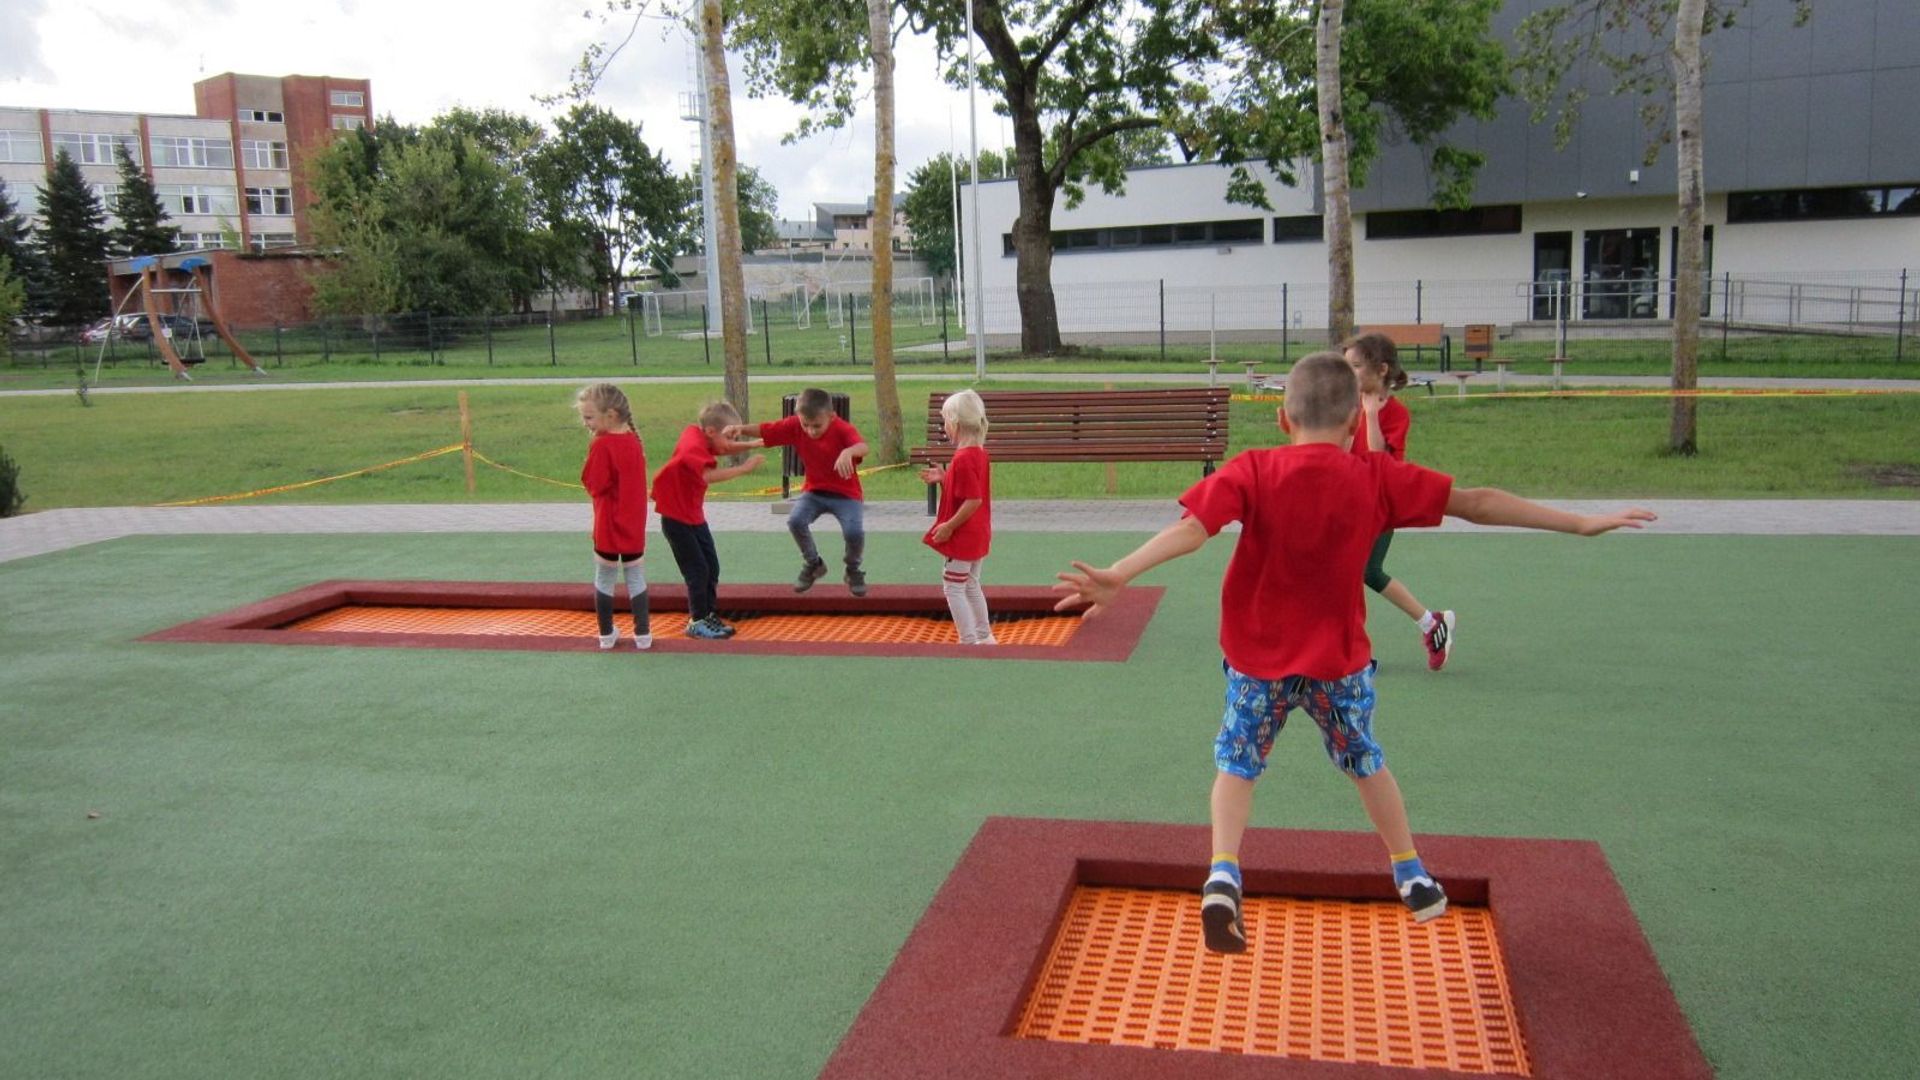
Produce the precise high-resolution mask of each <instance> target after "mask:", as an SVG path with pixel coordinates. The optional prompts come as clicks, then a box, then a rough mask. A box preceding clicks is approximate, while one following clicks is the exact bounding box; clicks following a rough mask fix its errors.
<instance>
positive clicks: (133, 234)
mask: <svg viewBox="0 0 1920 1080" xmlns="http://www.w3.org/2000/svg"><path fill="white" fill-rule="evenodd" d="M114 149H115V156H116V157H117V158H118V159H119V168H120V190H119V191H118V192H117V193H116V194H115V195H114V197H113V216H114V217H115V218H117V219H118V221H117V223H116V224H115V225H114V226H113V229H112V230H111V232H110V233H109V234H108V235H109V238H110V241H111V243H112V249H113V250H114V251H115V252H118V253H120V254H123V255H167V254H171V253H172V252H173V251H174V249H175V248H176V247H177V246H178V240H179V236H180V230H179V229H176V228H174V227H173V226H171V225H169V224H167V211H166V210H165V208H163V207H162V206H161V205H160V193H159V192H157V191H155V190H154V188H153V181H151V180H149V179H147V174H146V172H145V171H144V170H143V169H141V168H140V166H138V165H136V164H134V161H133V155H132V154H131V153H130V152H128V150H127V146H126V144H125V143H120V144H117V145H116V146H115V148H114Z"/></svg>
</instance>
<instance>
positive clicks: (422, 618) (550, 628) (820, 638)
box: [282, 604, 1080, 648]
mask: <svg viewBox="0 0 1920 1080" xmlns="http://www.w3.org/2000/svg"><path fill="white" fill-rule="evenodd" d="M727 618H728V619H729V621H730V622H731V623H732V625H733V627H734V628H735V630H736V631H738V633H737V634H736V635H735V638H734V640H736V641H742V642H752V641H779V642H839V643H857V644H918V645H958V644H959V643H960V640H959V636H958V635H957V634H956V632H955V630H954V626H953V621H952V619H951V618H949V617H948V616H946V615H945V614H940V615H932V614H927V615H916V614H864V613H858V612H848V613H831V614H829V613H766V614H760V613H745V614H742V615H739V616H738V617H737V618H736V617H734V616H732V615H730V614H729V615H728V616H727ZM629 619H630V616H629V615H628V613H627V612H625V611H621V612H619V613H618V614H616V615H615V617H614V624H615V626H616V627H618V628H619V629H620V631H621V632H622V633H623V634H624V633H626V632H627V631H628V630H630V629H631V627H632V623H631V622H630V621H629ZM648 621H649V623H650V624H651V628H652V632H653V633H654V635H655V636H665V635H679V634H681V633H682V632H683V631H685V630H686V628H687V613H686V612H684V611H659V612H653V613H651V614H650V616H649V620H648ZM1079 625H1080V617H1079V616H1077V615H1010V616H1002V617H996V618H995V619H994V620H993V633H994V636H995V637H996V638H997V639H999V641H1000V643H1001V644H1003V645H1038V646H1046V647H1053V648H1058V647H1060V646H1063V645H1065V644H1066V643H1067V642H1068V641H1069V640H1071V639H1072V637H1073V632H1074V630H1075V629H1076V628H1078V627H1079ZM282 629H286V630H313V631H325V632H331V633H352V634H473V635H505V636H528V637H594V636H596V635H598V634H599V632H600V629H599V624H598V621H597V620H596V618H595V616H594V613H593V612H591V611H569V610H561V609H553V608H470V607H401V606H385V605H371V604H346V605H342V606H340V607H337V608H333V609H331V610H328V611H323V612H320V613H318V614H315V615H309V616H307V617H305V618H302V619H297V620H295V621H293V622H291V623H288V624H286V625H285V626H284V627H282Z"/></svg>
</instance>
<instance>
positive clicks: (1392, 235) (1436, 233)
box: [1367, 203, 1520, 240]
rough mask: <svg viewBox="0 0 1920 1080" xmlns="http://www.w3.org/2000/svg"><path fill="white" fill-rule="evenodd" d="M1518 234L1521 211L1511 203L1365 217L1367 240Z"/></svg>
mask: <svg viewBox="0 0 1920 1080" xmlns="http://www.w3.org/2000/svg"><path fill="white" fill-rule="evenodd" d="M1519 231H1520V207H1519V206H1518V205H1515V204H1511V203H1509V204H1505V205H1501V206H1471V207H1468V208H1467V209H1465V210H1376V211H1374V212H1373V213H1370V214H1368V215H1367V239H1369V240H1422V239H1428V238H1431V237H1442V236H1492V235H1499V234H1501V233H1517V232H1519Z"/></svg>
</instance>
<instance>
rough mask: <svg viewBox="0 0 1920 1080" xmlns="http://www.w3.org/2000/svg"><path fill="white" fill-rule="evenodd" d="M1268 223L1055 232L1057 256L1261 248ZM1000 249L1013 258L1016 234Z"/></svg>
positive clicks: (1251, 220) (1248, 220)
mask: <svg viewBox="0 0 1920 1080" xmlns="http://www.w3.org/2000/svg"><path fill="white" fill-rule="evenodd" d="M1265 230H1266V223H1265V222H1263V221H1261V220H1260V219H1259V218H1239V219H1235V220H1231V221H1187V222H1181V223H1180V224H1178V225H1116V226H1113V227H1111V228H1105V229H1056V230H1054V233H1053V250H1054V253H1055V254H1059V255H1070V254H1075V253H1078V252H1084V251H1132V250H1134V249H1135V248H1146V247H1183V246H1194V247H1198V246H1202V245H1206V246H1212V245H1224V244H1258V243H1261V242H1263V241H1264V240H1265V239H1266V232H1265ZM1000 242H1001V245H1002V246H1003V247H1004V248H1005V250H1006V253H1007V254H1008V255H1012V254H1013V234H1012V233H1002V234H1000Z"/></svg>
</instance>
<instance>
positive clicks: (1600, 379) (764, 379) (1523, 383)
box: [0, 362, 1920, 398]
mask: <svg viewBox="0 0 1920 1080" xmlns="http://www.w3.org/2000/svg"><path fill="white" fill-rule="evenodd" d="M1199 366H1200V365H1199V364H1198V362H1196V363H1195V368H1196V369H1197V368H1198V367H1199ZM1232 366H1235V365H1231V364H1229V365H1225V366H1223V368H1222V370H1221V372H1220V382H1221V383H1222V384H1224V385H1227V386H1231V387H1233V388H1235V389H1242V388H1244V387H1245V386H1246V378H1245V376H1244V375H1242V374H1241V373H1240V372H1237V371H1234V372H1229V370H1227V369H1228V368H1230V367H1232ZM1275 370H1277V368H1276V369H1275ZM1409 374H1410V375H1412V376H1413V377H1414V378H1417V379H1426V378H1431V379H1435V380H1437V381H1439V382H1441V383H1444V385H1443V386H1438V387H1436V390H1437V391H1438V392H1440V393H1448V394H1450V393H1454V392H1455V391H1454V386H1453V384H1452V382H1451V381H1449V380H1448V377H1447V376H1444V375H1441V374H1439V373H1438V372H1433V371H1410V372H1409ZM1229 375H1231V377H1229ZM599 377H601V376H595V375H590V374H588V373H585V372H582V373H580V374H578V375H560V376H553V377H551V378H510V379H396V380H392V381H385V380H379V381H359V382H280V381H278V380H275V379H273V378H272V377H271V376H269V377H268V378H265V379H258V380H252V381H248V382H236V383H170V384H166V385H162V386H95V387H89V388H88V390H87V392H88V393H89V394H229V393H258V392H261V391H279V390H418V389H422V388H433V387H439V386H454V387H459V386H552V385H559V386H569V387H572V386H578V385H580V384H581V383H584V382H586V381H587V380H588V379H592V378H599ZM605 377H606V378H608V379H609V380H610V381H612V382H615V383H620V384H623V385H634V384H646V383H657V384H662V385H670V384H681V385H697V384H708V385H714V386H718V385H719V383H720V375H719V373H718V372H717V371H716V372H715V373H713V374H711V375H705V374H703V375H635V376H620V375H613V376H605ZM896 377H897V378H898V379H899V380H900V381H901V382H937V383H946V384H952V383H954V382H956V381H965V380H966V379H967V378H968V376H967V375H965V374H955V373H952V372H931V371H902V372H899V373H898V375H897V376H896ZM988 378H989V379H991V380H992V381H994V382H1040V383H1115V384H1118V383H1149V384H1175V385H1196V384H1199V385H1204V384H1205V383H1206V381H1207V376H1206V373H1205V372H1202V371H1197V370H1196V372H1195V373H1194V374H1183V373H1181V372H1167V371H1120V372H1106V373H1097V372H1032V371H1009V372H998V371H996V372H990V373H989V375H988ZM747 381H748V382H749V383H750V384H760V385H769V384H771V385H781V386H791V385H793V384H794V383H797V382H800V383H821V384H828V383H848V382H857V383H866V382H872V381H873V376H872V374H871V373H868V372H860V371H848V372H827V371H823V372H808V371H807V370H806V369H804V368H792V369H789V370H788V371H784V372H781V373H779V374H759V373H751V374H749V375H748V377H747ZM1560 381H1561V382H1562V383H1563V384H1564V385H1565V386H1566V387H1568V388H1570V389H1579V388H1581V387H1597V386H1628V387H1638V388H1659V387H1665V386H1668V385H1670V384H1671V382H1672V380H1671V379H1670V378H1668V377H1667V376H1665V375H1579V374H1572V373H1569V374H1567V375H1566V376H1564V377H1563V378H1562V379H1561V380H1560ZM1552 384H1553V376H1551V375H1519V374H1515V375H1508V376H1507V385H1508V386H1509V387H1511V388H1514V389H1518V390H1528V389H1539V388H1544V387H1548V386H1551V385H1552ZM1471 385H1472V389H1473V390H1474V392H1476V393H1484V392H1485V391H1486V390H1488V389H1490V388H1492V387H1493V385H1494V373H1493V372H1491V371H1488V372H1484V373H1482V374H1481V375H1479V376H1477V377H1476V378H1475V379H1474V380H1473V382H1472V384H1471ZM1700 387H1701V389H1704V390H1786V389H1798V390H1907V391H1913V392H1920V379H1816V378H1757V377H1754V378H1749V377H1746V376H1722V377H1713V376H1710V377H1707V378H1703V379H1701V380H1700ZM72 396H73V388H72V387H71V386H68V387H60V388H50V389H41V390H0V398H4V397H72Z"/></svg>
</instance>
